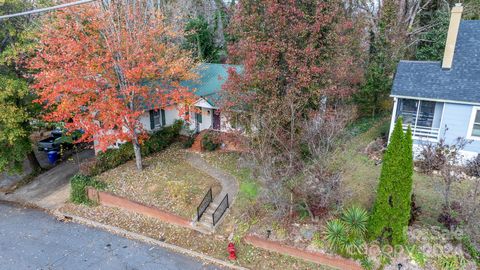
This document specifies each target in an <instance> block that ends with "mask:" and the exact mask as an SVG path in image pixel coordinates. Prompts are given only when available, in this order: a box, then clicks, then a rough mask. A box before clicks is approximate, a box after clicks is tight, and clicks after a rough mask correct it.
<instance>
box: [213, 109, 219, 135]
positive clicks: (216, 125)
mask: <svg viewBox="0 0 480 270" xmlns="http://www.w3.org/2000/svg"><path fill="white" fill-rule="evenodd" d="M213 129H216V130H220V112H219V111H218V110H213Z"/></svg>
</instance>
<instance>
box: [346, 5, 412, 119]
mask: <svg viewBox="0 0 480 270" xmlns="http://www.w3.org/2000/svg"><path fill="white" fill-rule="evenodd" d="M380 13H381V15H380V19H379V23H378V26H377V29H376V31H374V30H372V31H371V33H370V53H369V54H370V56H369V62H368V67H367V69H366V71H365V82H364V83H363V85H362V87H361V88H360V91H359V92H358V93H357V94H356V95H355V102H356V103H357V104H358V105H359V109H360V112H361V113H362V114H364V115H369V114H370V115H371V116H375V115H376V114H378V113H379V112H381V111H385V110H389V109H390V108H391V106H390V103H389V101H390V99H389V94H390V89H391V86H392V78H393V74H394V73H395V67H396V65H397V62H398V60H399V59H400V58H401V57H402V53H403V52H402V50H403V47H404V43H405V32H404V30H403V28H402V25H401V24H399V23H398V17H399V15H398V13H399V4H398V1H395V0H385V1H384V2H383V5H382V6H381V11H380Z"/></svg>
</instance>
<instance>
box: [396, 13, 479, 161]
mask: <svg viewBox="0 0 480 270" xmlns="http://www.w3.org/2000/svg"><path fill="white" fill-rule="evenodd" d="M462 11H463V7H462V6H461V5H459V4H457V6H455V7H454V8H453V9H452V15H451V19H450V26H449V30H448V36H447V42H446V48H445V54H444V58H443V61H441V62H440V61H436V62H430V61H428V62H426V61H400V63H399V64H398V67H397V72H396V75H395V79H394V83H393V88H392V93H391V96H392V97H393V98H394V106H393V116H392V122H391V130H390V131H392V129H393V126H394V122H395V120H396V119H397V118H398V117H400V116H401V117H402V118H403V123H404V128H405V129H406V128H407V126H408V125H410V126H411V127H412V131H413V138H414V146H416V149H418V147H419V146H420V145H421V144H423V143H425V142H438V141H439V139H440V138H442V136H444V138H445V140H446V142H447V143H451V142H453V141H454V140H455V139H457V138H458V137H464V138H467V139H469V140H472V143H471V144H468V145H467V146H466V147H465V149H464V150H465V151H464V153H463V155H464V157H465V158H472V157H474V156H476V155H477V154H478V153H480V21H478V20H477V21H473V20H472V21H467V20H461V14H462ZM390 133H391V132H390Z"/></svg>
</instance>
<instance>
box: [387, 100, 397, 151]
mask: <svg viewBox="0 0 480 270" xmlns="http://www.w3.org/2000/svg"><path fill="white" fill-rule="evenodd" d="M397 104H398V98H396V97H394V98H393V112H392V120H391V121H390V131H389V132H388V142H387V143H390V136H392V132H393V128H394V127H395V117H396V116H397Z"/></svg>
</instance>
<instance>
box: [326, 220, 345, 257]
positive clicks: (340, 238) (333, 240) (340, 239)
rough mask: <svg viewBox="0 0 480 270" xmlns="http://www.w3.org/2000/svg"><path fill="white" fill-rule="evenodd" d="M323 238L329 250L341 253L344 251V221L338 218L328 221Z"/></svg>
mask: <svg viewBox="0 0 480 270" xmlns="http://www.w3.org/2000/svg"><path fill="white" fill-rule="evenodd" d="M325 239H326V240H327V243H328V247H329V248H330V249H331V250H333V251H335V252H337V253H340V254H343V253H344V252H345V243H346V241H347V229H346V228H345V223H343V222H342V221H341V220H339V219H334V220H330V221H328V222H327V226H326V232H325Z"/></svg>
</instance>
